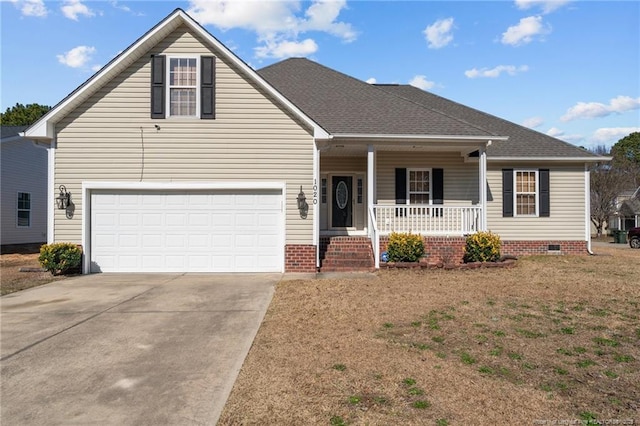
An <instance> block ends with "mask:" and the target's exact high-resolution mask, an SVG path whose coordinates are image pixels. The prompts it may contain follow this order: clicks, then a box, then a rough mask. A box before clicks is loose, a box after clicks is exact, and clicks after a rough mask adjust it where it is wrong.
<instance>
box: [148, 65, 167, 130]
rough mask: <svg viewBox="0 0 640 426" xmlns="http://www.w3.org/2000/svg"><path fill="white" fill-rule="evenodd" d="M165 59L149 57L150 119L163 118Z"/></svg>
mask: <svg viewBox="0 0 640 426" xmlns="http://www.w3.org/2000/svg"><path fill="white" fill-rule="evenodd" d="M164 80H165V57H164V56H163V55H152V56H151V118H164V117H165V113H164V108H165V93H166V90H165V81H164Z"/></svg>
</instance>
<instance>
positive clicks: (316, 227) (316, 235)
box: [312, 143, 322, 268]
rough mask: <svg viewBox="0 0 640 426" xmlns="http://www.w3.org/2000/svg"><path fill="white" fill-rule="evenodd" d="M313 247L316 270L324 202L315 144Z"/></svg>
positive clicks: (318, 154) (318, 265) (318, 158)
mask: <svg viewBox="0 0 640 426" xmlns="http://www.w3.org/2000/svg"><path fill="white" fill-rule="evenodd" d="M313 183H314V188H312V190H313V189H315V191H314V194H312V195H313V201H312V202H313V245H315V246H316V268H319V267H320V202H321V201H322V198H321V197H322V180H321V179H320V151H319V150H318V146H317V145H316V144H315V143H314V144H313Z"/></svg>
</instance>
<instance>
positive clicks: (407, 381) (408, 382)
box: [402, 377, 416, 386]
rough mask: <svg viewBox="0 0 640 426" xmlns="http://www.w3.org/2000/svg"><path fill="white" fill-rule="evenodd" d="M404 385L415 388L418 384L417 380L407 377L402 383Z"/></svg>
mask: <svg viewBox="0 0 640 426" xmlns="http://www.w3.org/2000/svg"><path fill="white" fill-rule="evenodd" d="M402 384H404V385H405V386H413V385H415V384H416V380H415V379H412V378H411V377H407V378H406V379H404V380H403V381H402Z"/></svg>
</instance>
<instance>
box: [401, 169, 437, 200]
mask: <svg viewBox="0 0 640 426" xmlns="http://www.w3.org/2000/svg"><path fill="white" fill-rule="evenodd" d="M431 179H432V191H433V193H432V194H431V200H432V203H433V204H444V169H431ZM396 204H407V169H404V168H403V169H400V168H397V169H396Z"/></svg>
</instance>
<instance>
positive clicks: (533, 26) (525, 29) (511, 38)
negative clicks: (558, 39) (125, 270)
mask: <svg viewBox="0 0 640 426" xmlns="http://www.w3.org/2000/svg"><path fill="white" fill-rule="evenodd" d="M550 32H551V27H550V26H549V25H544V24H543V22H542V17H541V16H529V17H527V18H522V19H520V22H519V23H518V25H514V26H511V27H509V28H507V31H505V32H504V33H502V43H503V44H510V45H512V46H519V45H521V44H527V43H530V42H532V41H533V38H534V37H535V36H538V35H544V34H548V33H550Z"/></svg>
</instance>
